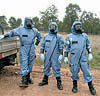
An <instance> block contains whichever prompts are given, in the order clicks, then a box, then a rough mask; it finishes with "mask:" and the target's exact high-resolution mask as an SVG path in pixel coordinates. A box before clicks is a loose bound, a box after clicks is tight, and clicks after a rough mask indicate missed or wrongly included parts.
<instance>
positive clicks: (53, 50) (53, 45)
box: [39, 22, 64, 90]
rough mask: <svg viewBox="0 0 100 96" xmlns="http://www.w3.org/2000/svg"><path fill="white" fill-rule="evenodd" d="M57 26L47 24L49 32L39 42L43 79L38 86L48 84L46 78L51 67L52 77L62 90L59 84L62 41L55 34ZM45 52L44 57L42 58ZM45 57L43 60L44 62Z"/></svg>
mask: <svg viewBox="0 0 100 96" xmlns="http://www.w3.org/2000/svg"><path fill="white" fill-rule="evenodd" d="M57 32H58V26H57V24H56V22H51V23H50V24H49V32H48V34H46V35H45V36H44V37H43V40H42V42H41V60H42V61H44V63H45V64H44V69H43V72H44V77H43V80H42V82H40V83H39V86H43V85H47V84H48V76H49V75H50V74H51V73H50V68H51V67H52V70H53V73H54V76H55V77H56V80H57V87H58V89H60V90H62V89H63V86H62V82H61V70H60V68H61V61H62V57H63V48H64V41H63V39H62V36H60V35H58V34H57ZM44 52H45V56H44ZM44 57H45V60H44Z"/></svg>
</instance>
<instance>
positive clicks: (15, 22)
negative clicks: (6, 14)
mask: <svg viewBox="0 0 100 96" xmlns="http://www.w3.org/2000/svg"><path fill="white" fill-rule="evenodd" d="M8 23H9V25H10V28H11V29H14V28H17V27H18V26H20V25H21V23H22V20H21V19H20V18H18V19H17V20H16V18H15V17H10V18H9V21H8Z"/></svg>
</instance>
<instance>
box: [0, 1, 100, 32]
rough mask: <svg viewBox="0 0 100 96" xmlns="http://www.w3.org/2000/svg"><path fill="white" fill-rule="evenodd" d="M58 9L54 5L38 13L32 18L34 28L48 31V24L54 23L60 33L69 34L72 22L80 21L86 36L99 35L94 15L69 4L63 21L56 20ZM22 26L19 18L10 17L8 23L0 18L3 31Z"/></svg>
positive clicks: (99, 23)
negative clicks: (38, 14) (38, 15)
mask: <svg viewBox="0 0 100 96" xmlns="http://www.w3.org/2000/svg"><path fill="white" fill-rule="evenodd" d="M57 13H58V9H57V8H56V6H55V5H51V6H49V7H48V8H47V9H46V10H45V11H42V12H40V15H41V17H40V18H39V17H37V16H36V17H33V21H34V22H35V25H34V27H36V28H37V29H38V30H40V31H48V27H49V23H50V22H51V21H54V22H56V23H57V24H58V29H59V31H60V32H66V33H71V26H72V24H73V22H74V21H76V20H78V21H81V22H82V24H83V30H84V32H86V33H87V34H100V19H99V18H98V17H97V15H96V14H94V13H92V12H87V11H81V8H80V6H79V5H77V4H72V3H71V4H69V5H68V6H66V10H65V16H64V18H63V21H60V20H59V19H58V15H57ZM21 24H22V20H21V19H20V18H18V19H16V18H15V17H10V18H9V20H8V22H7V18H6V16H0V26H2V27H3V28H4V29H8V28H9V27H10V29H14V28H16V27H18V26H20V25H21Z"/></svg>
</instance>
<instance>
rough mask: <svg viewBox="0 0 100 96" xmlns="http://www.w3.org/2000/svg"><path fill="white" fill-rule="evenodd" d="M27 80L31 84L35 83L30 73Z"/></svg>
mask: <svg viewBox="0 0 100 96" xmlns="http://www.w3.org/2000/svg"><path fill="white" fill-rule="evenodd" d="M27 80H28V83H29V84H33V80H32V79H31V78H30V73H28V75H27Z"/></svg>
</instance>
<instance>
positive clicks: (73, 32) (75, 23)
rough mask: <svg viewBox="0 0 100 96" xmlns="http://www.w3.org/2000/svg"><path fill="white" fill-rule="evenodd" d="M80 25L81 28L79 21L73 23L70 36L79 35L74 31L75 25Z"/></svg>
mask: <svg viewBox="0 0 100 96" xmlns="http://www.w3.org/2000/svg"><path fill="white" fill-rule="evenodd" d="M77 24H80V25H81V26H82V23H81V22H79V21H75V22H74V23H73V25H72V34H79V33H78V32H77V31H76V30H75V28H74V27H75V25H77Z"/></svg>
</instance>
